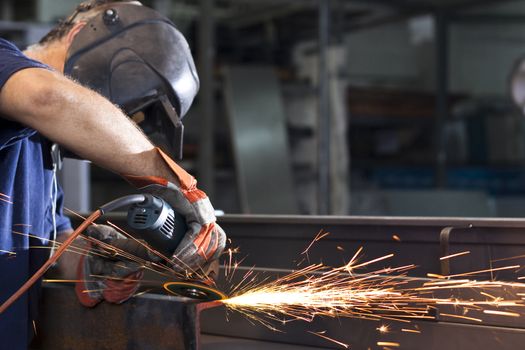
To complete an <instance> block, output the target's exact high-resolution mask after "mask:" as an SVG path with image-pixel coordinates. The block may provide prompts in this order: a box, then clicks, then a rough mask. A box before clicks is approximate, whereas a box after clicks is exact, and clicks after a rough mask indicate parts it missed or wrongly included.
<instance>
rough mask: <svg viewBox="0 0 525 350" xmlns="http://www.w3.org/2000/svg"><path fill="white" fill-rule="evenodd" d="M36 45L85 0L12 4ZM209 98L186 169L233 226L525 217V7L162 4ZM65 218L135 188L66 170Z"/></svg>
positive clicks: (194, 122)
mask: <svg viewBox="0 0 525 350" xmlns="http://www.w3.org/2000/svg"><path fill="white" fill-rule="evenodd" d="M0 3H1V6H0V35H1V36H2V37H4V38H6V39H8V40H11V41H14V42H15V43H16V44H18V45H19V46H20V47H25V46H27V45H29V44H31V43H34V42H36V41H38V39H39V38H40V37H41V36H42V35H43V34H45V33H46V31H47V30H48V29H49V28H50V27H51V26H52V25H53V24H54V23H56V21H57V20H58V19H60V18H63V17H64V16H65V15H67V14H68V13H70V12H71V11H72V9H73V8H74V7H75V6H76V5H77V3H78V0H16V1H15V0H2V1H1V2H0ZM144 4H146V5H149V6H151V7H153V8H155V9H157V10H159V11H160V12H162V13H164V14H166V15H168V16H169V17H170V18H171V19H172V20H173V21H174V23H175V24H176V25H177V26H178V27H179V29H181V31H183V32H184V34H185V35H186V37H187V38H188V40H189V42H190V45H191V47H192V51H193V53H194V55H195V58H196V61H197V62H198V69H199V74H200V78H201V90H200V93H199V95H198V98H197V101H196V103H195V105H194V106H193V108H192V110H191V111H190V113H189V115H188V116H186V117H185V126H186V135H185V141H184V142H185V154H184V160H183V161H182V163H181V164H182V165H183V167H185V168H186V169H187V170H188V171H190V172H191V173H192V174H194V175H195V176H196V177H197V178H198V179H199V182H200V187H201V188H203V190H205V191H206V192H207V193H208V194H209V195H210V197H211V198H212V200H213V202H214V205H215V207H216V208H218V209H221V210H223V211H224V212H226V213H251V214H333V215H349V214H350V215H394V216H397V215H409V216H422V215H423V216H462V217H464V216H472V217H525V117H524V116H523V115H522V114H521V111H520V110H519V109H518V108H517V107H515V106H514V104H513V102H512V99H511V97H510V91H509V90H510V83H509V77H510V75H511V71H512V70H513V67H514V66H515V64H516V62H518V61H519V59H520V58H522V56H523V55H525V1H523V0H518V1H504V0H497V1H491V0H447V1H445V0H424V1H423V0H331V1H328V0H327V1H309V0H215V1H214V0H199V1H196V0H151V1H144ZM62 183H63V186H64V187H65V192H66V205H67V206H68V207H70V208H71V209H73V210H77V211H81V212H86V211H88V210H89V209H90V208H94V207H96V206H97V205H100V204H102V203H105V202H107V201H109V200H111V199H113V198H115V197H117V196H119V195H121V194H125V193H129V191H130V187H129V186H128V185H127V184H126V183H125V182H123V181H122V180H121V179H120V177H118V176H116V175H114V174H110V173H108V172H106V171H104V170H102V169H99V168H97V167H95V166H91V165H89V164H86V163H83V162H80V161H71V160H68V161H67V162H66V164H65V167H64V169H63V173H62Z"/></svg>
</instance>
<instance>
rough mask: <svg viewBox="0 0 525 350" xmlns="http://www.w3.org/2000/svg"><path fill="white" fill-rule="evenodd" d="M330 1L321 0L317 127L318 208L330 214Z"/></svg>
mask: <svg viewBox="0 0 525 350" xmlns="http://www.w3.org/2000/svg"><path fill="white" fill-rule="evenodd" d="M330 17H331V16H330V2H329V1H324V0H320V1H319V83H318V84H319V86H318V89H319V98H318V99H319V101H318V103H319V111H318V113H319V115H318V128H317V143H318V146H317V147H318V149H317V175H318V179H319V180H318V189H317V191H318V194H317V197H318V201H319V203H318V208H319V214H320V215H328V214H330V191H331V187H330V169H331V168H330V123H331V119H332V118H331V115H330V113H331V110H330V85H329V79H330V73H329V69H328V45H329V42H330V20H331V19H330Z"/></svg>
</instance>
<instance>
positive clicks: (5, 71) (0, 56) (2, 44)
mask: <svg viewBox="0 0 525 350" xmlns="http://www.w3.org/2000/svg"><path fill="white" fill-rule="evenodd" d="M26 68H43V69H49V67H48V66H46V65H45V64H43V63H41V62H37V61H35V60H32V59H30V58H29V57H27V56H26V55H24V54H23V53H22V51H20V50H19V49H18V48H17V47H16V46H15V45H14V44H12V43H10V42H9V41H7V40H5V39H1V38H0V89H1V88H3V87H4V85H5V83H6V82H7V81H8V80H9V78H11V76H12V75H13V74H15V73H16V72H18V71H19V70H22V69H26Z"/></svg>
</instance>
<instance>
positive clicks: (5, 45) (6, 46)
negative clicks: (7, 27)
mask: <svg viewBox="0 0 525 350" xmlns="http://www.w3.org/2000/svg"><path fill="white" fill-rule="evenodd" d="M0 50H10V51H16V52H20V53H21V51H20V49H19V48H18V47H16V45H15V44H13V43H12V42H10V41H8V40H6V39H4V38H0Z"/></svg>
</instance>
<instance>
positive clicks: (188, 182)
mask: <svg viewBox="0 0 525 350" xmlns="http://www.w3.org/2000/svg"><path fill="white" fill-rule="evenodd" d="M155 150H156V151H157V153H158V154H159V155H160V157H161V158H162V160H164V162H165V164H166V166H167V167H168V168H169V169H170V170H171V171H172V172H173V176H174V177H175V178H177V180H178V181H179V184H180V187H181V188H182V189H183V190H185V191H193V190H195V189H197V180H195V178H194V177H193V176H191V175H190V174H188V173H187V172H186V171H185V170H184V169H182V168H181V167H180V166H179V165H178V164H177V163H175V161H173V159H171V158H170V157H169V156H168V155H167V154H166V153H164V152H163V151H162V150H161V149H160V148H158V147H155ZM122 176H123V177H124V178H125V179H126V180H127V181H128V182H129V183H131V184H132V185H133V186H135V187H137V188H142V187H146V186H148V185H162V186H166V185H167V184H168V180H167V179H165V178H162V177H158V176H136V175H122ZM199 196H200V194H199ZM205 197H206V195H204V197H200V198H205ZM196 200H197V199H196ZM190 201H191V199H190Z"/></svg>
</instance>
